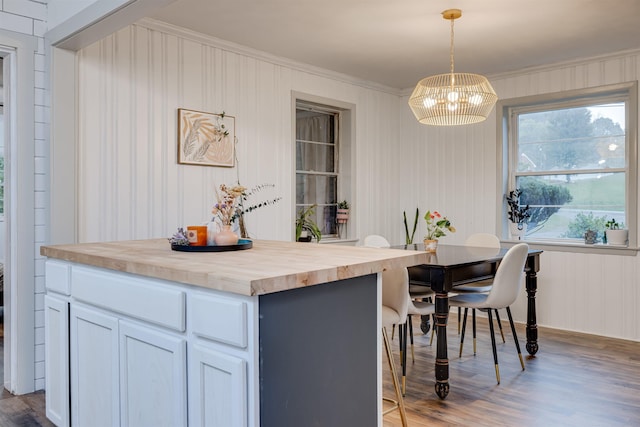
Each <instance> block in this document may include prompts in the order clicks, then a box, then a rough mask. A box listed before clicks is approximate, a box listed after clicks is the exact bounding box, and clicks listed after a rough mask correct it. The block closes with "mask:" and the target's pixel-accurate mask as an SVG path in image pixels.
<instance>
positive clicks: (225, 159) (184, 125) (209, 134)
mask: <svg viewBox="0 0 640 427" xmlns="http://www.w3.org/2000/svg"><path fill="white" fill-rule="evenodd" d="M235 140H236V127H235V117H234V116H229V115H227V114H225V113H224V112H222V113H221V114H215V113H207V112H204V111H196V110H189V109H186V108H178V163H179V164H185V165H200V166H221V167H233V166H234V163H235Z"/></svg>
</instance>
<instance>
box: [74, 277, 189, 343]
mask: <svg viewBox="0 0 640 427" xmlns="http://www.w3.org/2000/svg"><path fill="white" fill-rule="evenodd" d="M71 291H72V296H73V298H74V299H76V300H79V301H84V302H86V303H88V304H92V305H95V306H98V307H102V308H105V309H107V310H111V311H115V312H118V313H122V314H126V315H128V316H131V317H134V318H137V319H140V320H146V321H148V322H151V323H155V324H157V325H160V326H164V327H167V328H170V329H174V330H176V331H180V332H182V331H184V330H185V323H186V322H185V319H186V313H185V294H184V292H183V291H180V290H179V289H177V288H176V289H173V288H171V287H170V286H164V285H163V284H161V283H158V282H157V281H151V280H145V279H138V278H133V277H130V276H127V275H124V274H118V273H110V272H107V271H105V270H98V269H91V268H85V267H76V266H74V267H73V269H72V272H71Z"/></svg>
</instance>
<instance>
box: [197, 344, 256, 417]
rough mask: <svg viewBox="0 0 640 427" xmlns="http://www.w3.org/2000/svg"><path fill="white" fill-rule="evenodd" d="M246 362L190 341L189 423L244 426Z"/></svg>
mask: <svg viewBox="0 0 640 427" xmlns="http://www.w3.org/2000/svg"><path fill="white" fill-rule="evenodd" d="M246 371H247V367H246V362H245V361H244V360H242V359H240V358H237V357H234V356H231V355H227V354H224V353H221V352H219V351H216V350H214V349H212V348H207V347H205V346H202V345H198V344H194V345H193V346H190V347H189V425H190V426H207V427H246V425H247V399H248V396H247V380H246Z"/></svg>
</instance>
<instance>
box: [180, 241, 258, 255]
mask: <svg viewBox="0 0 640 427" xmlns="http://www.w3.org/2000/svg"><path fill="white" fill-rule="evenodd" d="M252 247H253V242H252V241H251V240H249V239H240V240H238V243H237V244H236V245H225V246H218V245H213V246H182V245H171V249H172V250H174V251H180V252H228V251H242V250H245V249H251V248H252Z"/></svg>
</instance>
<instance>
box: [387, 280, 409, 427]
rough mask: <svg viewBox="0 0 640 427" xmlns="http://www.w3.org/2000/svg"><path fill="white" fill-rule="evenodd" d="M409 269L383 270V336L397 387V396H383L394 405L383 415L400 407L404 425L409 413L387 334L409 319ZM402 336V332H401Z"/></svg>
mask: <svg viewBox="0 0 640 427" xmlns="http://www.w3.org/2000/svg"><path fill="white" fill-rule="evenodd" d="M406 271H407V269H406V268H401V269H395V270H386V271H383V272H382V338H383V341H384V348H385V351H386V353H387V360H388V361H389V368H390V370H391V376H392V380H393V388H394V389H395V393H396V398H395V399H390V398H386V397H383V399H384V400H386V401H387V402H390V403H391V404H392V405H393V406H392V407H391V408H389V409H386V410H384V411H383V412H382V414H383V415H386V414H388V413H389V412H391V411H394V410H396V409H398V410H399V411H400V419H401V420H402V426H403V427H406V426H407V415H406V412H405V408H404V400H403V398H402V395H403V393H402V391H401V390H400V385H399V384H398V375H397V372H396V367H395V363H394V360H393V352H392V350H391V343H390V342H389V336H388V335H387V328H388V327H390V326H395V325H399V327H402V325H403V324H404V323H405V322H406V321H407V314H408V307H409V299H408V298H407V295H408V294H409V281H408V280H405V279H404V278H403V275H404V274H406ZM400 335H401V336H402V334H400Z"/></svg>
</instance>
